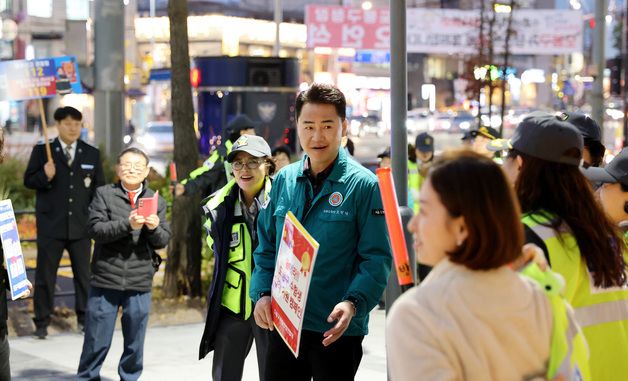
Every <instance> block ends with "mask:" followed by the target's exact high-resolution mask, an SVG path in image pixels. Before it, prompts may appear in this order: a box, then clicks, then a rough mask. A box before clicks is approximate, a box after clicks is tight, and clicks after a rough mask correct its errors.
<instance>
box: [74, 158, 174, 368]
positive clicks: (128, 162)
mask: <svg viewBox="0 0 628 381" xmlns="http://www.w3.org/2000/svg"><path fill="white" fill-rule="evenodd" d="M149 170H150V169H149V167H148V156H146V154H145V153H144V152H142V151H141V150H139V149H137V148H127V149H126V150H124V151H122V153H121V154H120V155H119V156H118V166H117V174H118V178H119V179H120V181H119V182H118V183H115V184H109V185H105V186H102V187H100V188H98V190H97V191H96V195H95V196H94V200H93V201H92V204H91V205H90V207H89V221H88V223H87V228H88V232H89V236H90V237H91V238H92V239H94V256H93V259H92V274H91V277H90V289H89V298H88V300H87V311H86V314H85V339H84V341H83V351H82V352H81V359H80V362H79V368H78V373H77V379H78V380H100V368H101V367H102V364H103V362H104V361H105V357H106V356H107V352H109V347H110V345H111V338H112V336H113V331H114V328H115V325H116V320H117V317H118V310H119V309H122V319H121V320H122V324H121V325H122V336H123V337H124V352H123V353H122V357H121V358H120V363H119V365H118V374H119V375H120V379H121V380H137V379H138V378H139V377H140V375H141V373H142V369H143V357H144V354H143V353H144V337H145V336H146V327H147V325H148V315H149V312H150V306H151V289H152V284H153V275H154V274H155V272H156V270H157V269H158V268H159V263H160V262H161V258H160V257H159V255H158V254H157V253H156V252H155V251H156V250H158V249H161V248H164V247H166V245H167V244H168V241H169V240H170V235H171V232H170V227H169V225H168V222H167V221H166V201H165V200H164V199H163V198H161V197H157V212H156V213H154V214H151V215H148V216H146V215H141V214H140V213H138V210H137V206H138V203H139V200H140V199H141V198H152V197H153V196H154V195H155V192H154V191H153V190H151V189H149V188H148V182H147V181H146V176H148V172H149Z"/></svg>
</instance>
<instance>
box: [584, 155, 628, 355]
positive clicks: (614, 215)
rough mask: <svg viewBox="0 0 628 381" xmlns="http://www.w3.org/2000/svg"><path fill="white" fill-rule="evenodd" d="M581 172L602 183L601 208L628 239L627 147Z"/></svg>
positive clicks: (600, 193) (599, 191)
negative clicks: (612, 156)
mask: <svg viewBox="0 0 628 381" xmlns="http://www.w3.org/2000/svg"><path fill="white" fill-rule="evenodd" d="M583 173H584V175H585V177H587V178H588V179H589V180H591V181H594V182H597V183H601V184H602V186H601V187H600V188H599V189H598V194H599V200H600V203H601V204H602V208H604V211H605V212H606V214H607V215H608V216H609V217H610V219H611V221H613V223H614V224H615V225H616V226H619V228H620V229H621V231H622V232H623V234H624V242H626V241H628V240H627V238H628V148H624V149H622V150H621V152H620V153H619V154H618V155H617V156H615V158H614V159H613V160H612V161H611V162H610V163H608V165H607V166H606V167H604V168H593V167H591V168H588V169H585V170H584V171H583ZM625 256H626V254H624V257H625ZM626 330H627V331H628V327H627V328H626ZM627 346H628V344H627Z"/></svg>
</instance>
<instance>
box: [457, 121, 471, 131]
mask: <svg viewBox="0 0 628 381" xmlns="http://www.w3.org/2000/svg"><path fill="white" fill-rule="evenodd" d="M459 127H460V129H461V130H468V129H469V128H471V123H469V122H460V124H459Z"/></svg>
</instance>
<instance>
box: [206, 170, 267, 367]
mask: <svg viewBox="0 0 628 381" xmlns="http://www.w3.org/2000/svg"><path fill="white" fill-rule="evenodd" d="M270 186H271V179H270V178H268V177H267V178H266V180H265V183H264V188H263V189H262V192H261V193H260V196H258V198H257V199H258V201H259V203H258V207H260V208H261V206H259V205H260V204H261V205H265V204H266V202H268V197H269V192H270ZM239 191H240V188H239V187H238V186H237V184H235V180H231V181H230V182H229V183H228V184H227V185H226V186H225V187H223V188H221V189H220V190H218V191H217V192H216V193H215V194H213V195H212V196H211V197H210V198H209V201H208V202H207V203H206V204H205V206H204V207H203V210H204V213H205V216H206V217H207V219H208V221H207V223H206V226H207V227H208V228H209V232H208V234H209V237H210V238H209V240H208V241H211V240H213V245H212V250H213V252H214V274H213V277H212V282H211V286H210V288H209V294H208V296H207V318H206V320H205V330H204V331H203V337H202V339H201V345H200V348H199V359H202V358H204V357H205V356H206V355H207V354H208V353H209V352H211V351H212V350H214V341H215V339H216V331H217V329H218V325H219V323H220V312H221V304H222V295H223V289H224V287H225V281H226V278H227V268H228V266H229V254H230V252H231V251H232V250H231V249H233V248H234V246H238V245H243V244H244V243H245V242H253V241H254V240H253V239H250V236H251V235H250V232H249V231H248V228H247V227H245V226H246V223H245V220H244V216H243V215H242V206H241V204H240V199H239ZM223 192H225V193H226V195H225V194H224V193H223ZM223 196H224V199H223V200H222V202H220V203H219V204H218V205H212V202H211V201H212V200H213V199H217V198H218V199H219V198H221V197H223ZM236 223H241V224H243V225H244V229H246V231H244V232H242V231H241V232H240V235H241V234H248V235H249V238H248V239H247V238H245V237H242V236H234V235H233V232H232V226H233V225H234V224H236ZM251 246H253V245H251ZM243 249H244V250H245V254H246V255H249V256H252V255H253V250H254V249H255V248H254V247H248V248H247V247H244V248H243ZM250 281H251V280H250V279H245V280H244V282H246V283H247V284H248V283H249V282H250ZM245 302H246V303H252V302H251V300H250V298H248V296H247V300H246V301H245Z"/></svg>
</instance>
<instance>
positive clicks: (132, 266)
mask: <svg viewBox="0 0 628 381" xmlns="http://www.w3.org/2000/svg"><path fill="white" fill-rule="evenodd" d="M154 194H155V192H153V191H152V190H151V189H148V188H147V183H146V182H144V189H143V190H142V193H140V195H139V197H152V196H153V195H154ZM130 213H131V202H130V201H129V198H128V197H127V194H126V192H125V191H124V190H123V189H122V186H121V185H120V184H119V183H118V184H108V185H105V186H102V187H100V188H98V189H97V190H96V195H95V196H94V201H92V204H91V205H90V207H89V224H88V228H89V236H90V237H91V238H93V239H94V242H95V244H94V256H93V257H92V273H91V277H90V279H91V280H90V284H91V285H92V286H96V287H101V288H107V289H113V290H135V291H150V290H151V287H152V284H153V275H154V274H155V269H154V267H153V255H154V254H155V250H156V249H161V248H164V247H166V245H167V244H168V241H169V240H170V236H171V232H170V226H169V224H168V221H166V201H165V200H164V199H163V198H161V197H159V202H158V207H157V215H158V216H159V226H157V228H156V229H155V230H153V231H150V230H148V228H147V227H146V226H144V227H142V229H140V230H132V229H131V224H130V223H129V214H130Z"/></svg>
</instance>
